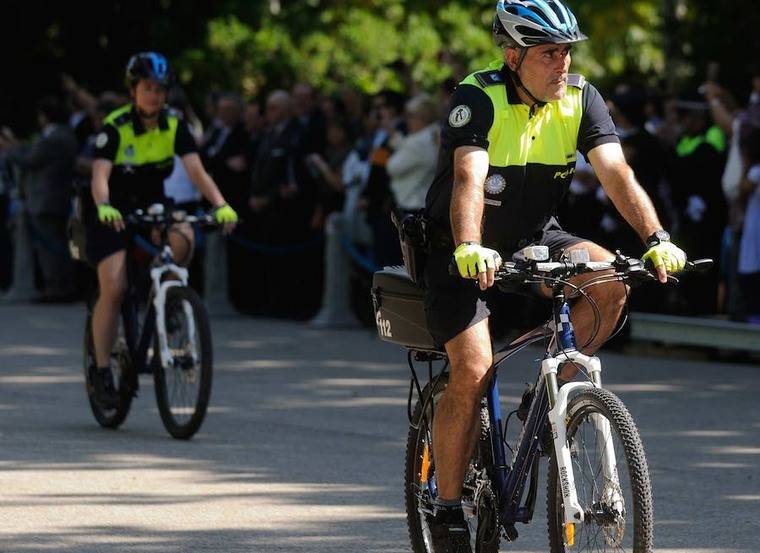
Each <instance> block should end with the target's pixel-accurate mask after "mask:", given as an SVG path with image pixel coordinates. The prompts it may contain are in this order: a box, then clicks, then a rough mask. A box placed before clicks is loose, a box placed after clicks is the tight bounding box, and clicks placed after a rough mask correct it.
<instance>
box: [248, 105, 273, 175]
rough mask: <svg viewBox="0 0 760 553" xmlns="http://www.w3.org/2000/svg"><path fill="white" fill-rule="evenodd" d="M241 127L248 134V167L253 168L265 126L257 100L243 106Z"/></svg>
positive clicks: (265, 122)
mask: <svg viewBox="0 0 760 553" xmlns="http://www.w3.org/2000/svg"><path fill="white" fill-rule="evenodd" d="M243 126H245V132H246V133H248V165H249V167H253V163H254V158H255V156H256V152H257V151H258V150H259V145H260V144H261V140H262V138H264V134H265V133H266V126H267V121H266V118H265V117H264V113H263V112H262V111H261V104H260V103H259V101H258V100H251V101H250V102H248V103H247V104H246V105H245V112H244V113H243Z"/></svg>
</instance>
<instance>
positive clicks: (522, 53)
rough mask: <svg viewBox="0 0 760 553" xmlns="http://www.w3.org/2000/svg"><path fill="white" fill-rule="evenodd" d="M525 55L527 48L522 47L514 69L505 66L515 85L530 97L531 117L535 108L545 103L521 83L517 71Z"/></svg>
mask: <svg viewBox="0 0 760 553" xmlns="http://www.w3.org/2000/svg"><path fill="white" fill-rule="evenodd" d="M527 55H528V49H527V48H522V49H521V50H520V59H518V60H517V65H516V66H515V70H514V71H512V70H511V69H509V66H507V70H508V71H509V74H510V76H511V77H512V82H513V83H515V86H516V87H517V88H520V89H522V91H523V92H525V94H527V95H528V98H530V99H531V100H532V101H533V105H532V106H530V116H531V117H533V116H534V115H535V113H536V109H538V108H542V107H544V106H545V105H546V102H542V101H541V100H539V99H538V98H536V97H535V96H533V94H532V93H531V91H530V90H528V87H526V86H525V85H524V84H523V82H522V80H521V79H520V77H519V75H518V74H517V72H518V71H519V70H520V67H522V64H523V62H524V61H525V56H527Z"/></svg>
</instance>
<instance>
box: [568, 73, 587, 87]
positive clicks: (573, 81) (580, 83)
mask: <svg viewBox="0 0 760 553" xmlns="http://www.w3.org/2000/svg"><path fill="white" fill-rule="evenodd" d="M567 84H568V85H570V86H574V87H575V88H583V87H584V86H586V77H584V76H583V75H579V74H578V73H570V74H569V75H568V76H567Z"/></svg>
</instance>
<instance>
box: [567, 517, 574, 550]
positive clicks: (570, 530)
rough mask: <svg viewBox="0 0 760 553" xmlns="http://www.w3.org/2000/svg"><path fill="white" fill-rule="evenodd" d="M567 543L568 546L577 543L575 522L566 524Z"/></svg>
mask: <svg viewBox="0 0 760 553" xmlns="http://www.w3.org/2000/svg"><path fill="white" fill-rule="evenodd" d="M565 545H566V546H567V547H573V546H574V545H575V524H573V523H572V522H568V523H567V524H565Z"/></svg>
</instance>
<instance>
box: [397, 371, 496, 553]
mask: <svg viewBox="0 0 760 553" xmlns="http://www.w3.org/2000/svg"><path fill="white" fill-rule="evenodd" d="M447 385H448V375H443V376H442V377H441V378H440V379H439V380H438V381H437V382H436V381H434V383H433V385H432V386H431V384H428V385H427V386H426V387H425V388H424V390H423V391H422V397H423V400H422V402H418V403H417V405H416V407H415V409H414V413H413V415H412V420H413V422H414V424H413V425H412V426H410V428H409V435H408V437H407V444H406V463H405V467H404V494H405V500H406V520H407V525H408V528H409V540H410V541H411V545H412V551H413V552H414V553H433V544H432V538H431V536H430V529H429V528H428V525H427V521H426V519H425V511H426V510H429V509H430V507H431V505H432V502H433V500H434V499H435V496H436V475H435V459H434V458H433V440H432V434H433V416H434V414H435V407H436V405H437V404H438V402H439V401H440V399H441V398H442V397H443V392H444V391H445V389H446V386H447ZM428 398H429V401H428ZM423 406H424V410H423ZM491 459H492V455H491V436H490V421H489V416H488V410H487V408H486V407H485V406H483V407H482V408H481V433H480V440H479V442H478V447H477V448H476V451H475V454H474V455H473V459H472V461H471V463H470V466H469V468H468V470H467V474H466V475H465V480H464V484H463V489H462V492H463V493H462V504H463V507H464V511H465V519H466V520H467V523H468V525H469V527H470V535H471V546H472V548H473V551H474V553H498V551H499V539H500V531H501V529H500V526H499V522H498V512H497V511H498V509H497V500H496V498H495V496H494V493H493V490H492V487H491V482H490V480H489V478H488V469H489V468H490V463H491Z"/></svg>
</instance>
